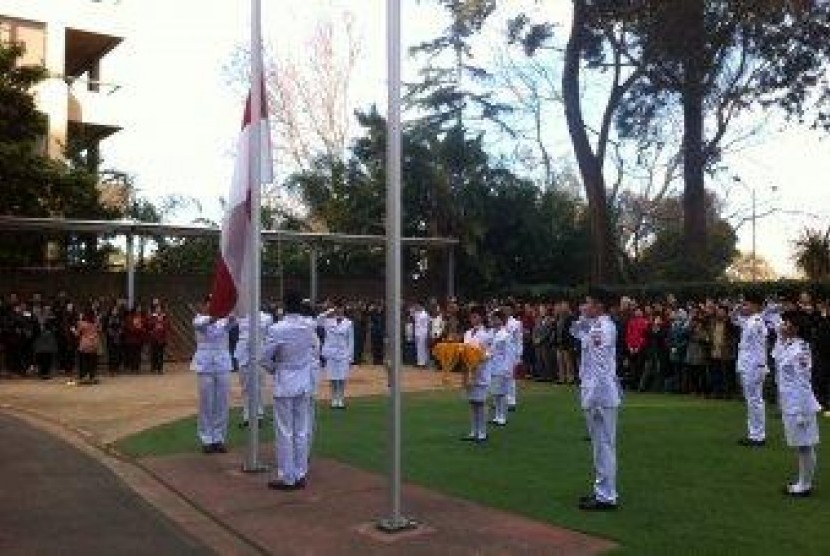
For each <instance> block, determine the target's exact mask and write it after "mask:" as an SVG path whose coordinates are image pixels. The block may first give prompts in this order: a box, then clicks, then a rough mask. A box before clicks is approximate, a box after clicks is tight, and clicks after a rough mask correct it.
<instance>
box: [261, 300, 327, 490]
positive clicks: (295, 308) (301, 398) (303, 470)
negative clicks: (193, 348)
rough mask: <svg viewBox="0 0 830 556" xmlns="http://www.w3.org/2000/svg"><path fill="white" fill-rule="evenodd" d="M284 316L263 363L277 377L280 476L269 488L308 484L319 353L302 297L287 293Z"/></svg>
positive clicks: (267, 343)
mask: <svg viewBox="0 0 830 556" xmlns="http://www.w3.org/2000/svg"><path fill="white" fill-rule="evenodd" d="M284 303H285V317H284V318H283V319H282V320H281V321H279V322H277V323H275V324H273V325H272V326H271V327H270V328H269V330H268V332H269V333H268V337H267V339H266V341H265V345H264V347H263V353H262V364H263V366H265V367H266V368H268V369H269V370H270V372H271V373H272V374H273V375H274V435H275V437H276V460H277V477H276V479H274V480H271V481H269V483H268V488H271V489H275V490H297V489H303V488H305V487H306V485H307V477H308V463H309V452H310V435H311V422H310V416H311V415H310V412H309V405H310V403H311V401H310V400H311V396H312V391H313V381H314V372H315V369H316V368H317V366H318V365H319V358H320V352H319V350H318V349H317V346H318V341H319V340H318V338H317V332H316V327H315V323H314V321H313V320H311V319H309V318H308V317H304V316H303V315H302V299H301V298H300V296H299V295H298V294H296V293H293V292H289V293H287V294H286V295H285V301H284Z"/></svg>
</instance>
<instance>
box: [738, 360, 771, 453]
mask: <svg viewBox="0 0 830 556" xmlns="http://www.w3.org/2000/svg"><path fill="white" fill-rule="evenodd" d="M740 378H741V387H742V388H743V391H744V399H746V414H747V415H746V427H747V438H749V439H750V440H757V441H761V440H765V439H766V437H767V433H766V413H765V412H764V375H763V374H762V373H753V374H748V373H740Z"/></svg>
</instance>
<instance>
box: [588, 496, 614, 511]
mask: <svg viewBox="0 0 830 556" xmlns="http://www.w3.org/2000/svg"><path fill="white" fill-rule="evenodd" d="M579 509H580V510H583V511H586V512H609V511H614V510H616V509H617V505H616V504H612V503H610V502H602V501H601V500H597V499H596V498H595V497H593V496H591V497H590V498H588V499H587V500H580V501H579Z"/></svg>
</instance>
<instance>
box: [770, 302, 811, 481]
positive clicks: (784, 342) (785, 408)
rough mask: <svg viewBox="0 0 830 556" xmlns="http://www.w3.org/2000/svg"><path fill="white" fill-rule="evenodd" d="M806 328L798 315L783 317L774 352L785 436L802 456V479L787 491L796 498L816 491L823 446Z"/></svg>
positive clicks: (791, 312)
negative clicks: (818, 451)
mask: <svg viewBox="0 0 830 556" xmlns="http://www.w3.org/2000/svg"><path fill="white" fill-rule="evenodd" d="M802 326H803V323H802V321H801V319H800V317H799V314H798V313H797V312H795V311H789V312H786V313H784V314H783V315H781V318H780V324H779V326H778V328H777V331H778V339H777V340H776V343H775V348H774V349H773V351H772V356H773V359H774V360H775V378H776V380H775V381H776V383H777V385H778V400H779V404H780V406H781V419H782V421H783V423H784V436H785V437H786V440H787V445H788V446H790V447H791V448H795V450H796V454H797V456H798V480H797V481H796V482H794V483H792V484H789V485H787V486H786V487H785V488H784V493H785V494H786V495H788V496H793V497H807V496H810V494H812V492H813V476H814V474H815V470H816V445H817V444H818V443H819V432H818V420H817V414H818V413H819V412H820V411H821V406H820V405H819V403H818V400H816V397H815V395H814V394H813V386H812V382H811V379H812V369H813V358H812V354H811V352H810V346H809V344H808V343H807V342H806V341H804V339H803V337H802V330H801V329H802Z"/></svg>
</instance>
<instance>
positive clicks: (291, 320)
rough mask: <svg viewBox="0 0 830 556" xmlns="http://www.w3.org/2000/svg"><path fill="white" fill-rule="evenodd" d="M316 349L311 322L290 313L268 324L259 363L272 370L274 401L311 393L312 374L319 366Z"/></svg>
mask: <svg viewBox="0 0 830 556" xmlns="http://www.w3.org/2000/svg"><path fill="white" fill-rule="evenodd" d="M318 346H319V339H318V338H317V331H316V329H315V323H314V321H313V320H311V319H308V318H305V317H301V316H300V315H291V314H289V315H286V316H285V318H284V319H282V320H281V321H279V322H277V323H275V324H273V325H271V327H270V328H269V329H268V335H267V336H266V338H265V346H264V347H263V350H262V364H263V366H265V367H268V368H270V369H272V370H273V371H274V397H275V398H291V397H295V396H300V395H303V394H309V395H310V394H312V393H313V392H314V390H313V389H314V380H315V378H314V375H315V373H317V372H318V370H317V369H318V368H319V365H320V351H319V349H318Z"/></svg>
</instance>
